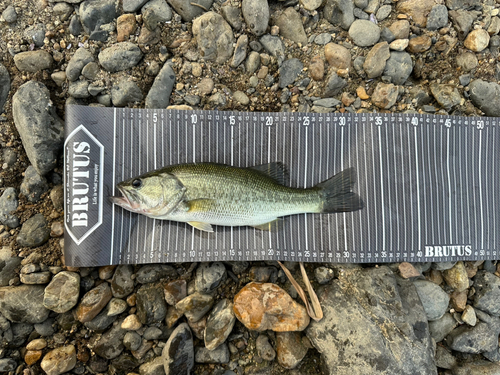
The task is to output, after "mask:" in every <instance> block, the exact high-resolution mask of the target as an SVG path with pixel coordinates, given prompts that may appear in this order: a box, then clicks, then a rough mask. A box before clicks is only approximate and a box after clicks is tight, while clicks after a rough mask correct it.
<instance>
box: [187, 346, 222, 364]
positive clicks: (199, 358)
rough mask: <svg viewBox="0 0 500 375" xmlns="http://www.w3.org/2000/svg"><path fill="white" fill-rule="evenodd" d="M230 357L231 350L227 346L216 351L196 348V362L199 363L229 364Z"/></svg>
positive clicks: (219, 347)
mask: <svg viewBox="0 0 500 375" xmlns="http://www.w3.org/2000/svg"><path fill="white" fill-rule="evenodd" d="M229 356H230V354H229V348H228V347H227V345H226V344H222V345H220V346H218V347H217V348H216V349H214V350H208V349H207V348H203V347H202V348H196V351H195V353H194V360H195V361H196V362H197V363H228V362H229Z"/></svg>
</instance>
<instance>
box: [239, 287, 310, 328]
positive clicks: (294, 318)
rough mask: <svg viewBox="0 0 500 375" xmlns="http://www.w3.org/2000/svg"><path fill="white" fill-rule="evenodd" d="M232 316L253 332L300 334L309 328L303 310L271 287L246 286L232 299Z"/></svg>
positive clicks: (282, 291)
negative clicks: (291, 332)
mask: <svg viewBox="0 0 500 375" xmlns="http://www.w3.org/2000/svg"><path fill="white" fill-rule="evenodd" d="M234 313H235V315H236V318H238V320H239V321H240V322H242V323H243V324H244V325H245V327H247V328H248V329H251V330H255V331H265V330H268V329H270V330H273V331H276V332H287V331H302V330H304V329H305V328H306V327H307V326H308V324H309V315H307V312H306V309H305V308H304V307H303V306H302V305H299V304H298V303H297V302H295V301H294V300H293V299H292V297H290V296H289V295H288V294H287V293H286V292H285V291H284V290H283V289H281V288H280V287H279V286H277V285H275V284H271V283H263V284H262V283H249V284H247V285H245V286H244V287H243V288H242V289H241V290H240V291H239V292H238V294H237V295H236V296H235V297H234Z"/></svg>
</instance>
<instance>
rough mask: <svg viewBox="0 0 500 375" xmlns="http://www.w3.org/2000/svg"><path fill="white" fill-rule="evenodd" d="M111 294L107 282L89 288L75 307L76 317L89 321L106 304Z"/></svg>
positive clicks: (83, 321)
mask: <svg viewBox="0 0 500 375" xmlns="http://www.w3.org/2000/svg"><path fill="white" fill-rule="evenodd" d="M112 296H113V295H112V294H111V288H110V287H109V284H108V283H107V282H104V283H102V284H100V285H99V286H97V287H95V288H94V289H91V290H89V291H88V292H87V293H85V295H84V296H83V298H82V301H81V302H80V304H79V305H78V307H77V309H76V317H77V319H78V320H79V321H80V322H82V323H86V322H90V321H91V320H92V319H94V318H95V317H96V316H97V314H99V313H100V312H101V310H102V309H103V308H104V306H106V304H107V303H108V302H109V300H110V299H111V297H112Z"/></svg>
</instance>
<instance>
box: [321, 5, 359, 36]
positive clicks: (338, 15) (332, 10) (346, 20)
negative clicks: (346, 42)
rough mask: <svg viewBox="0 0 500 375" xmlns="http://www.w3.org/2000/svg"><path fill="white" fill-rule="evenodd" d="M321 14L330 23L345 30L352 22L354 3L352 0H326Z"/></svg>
mask: <svg viewBox="0 0 500 375" xmlns="http://www.w3.org/2000/svg"><path fill="white" fill-rule="evenodd" d="M323 16H324V18H325V19H326V20H327V21H328V22H330V23H331V24H333V25H336V26H340V27H342V28H343V29H344V30H347V29H349V27H350V26H351V24H352V23H353V22H354V4H353V2H352V0H327V1H326V2H325V5H324V8H323Z"/></svg>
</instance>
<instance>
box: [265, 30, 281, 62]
mask: <svg viewBox="0 0 500 375" xmlns="http://www.w3.org/2000/svg"><path fill="white" fill-rule="evenodd" d="M260 43H261V44H262V45H263V46H264V48H265V49H266V51H267V52H269V54H271V55H272V56H274V57H276V59H277V60H278V65H281V64H282V63H283V61H284V60H285V46H284V45H283V42H282V41H281V39H280V38H279V37H278V36H274V35H269V34H266V35H263V36H262V38H260Z"/></svg>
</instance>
